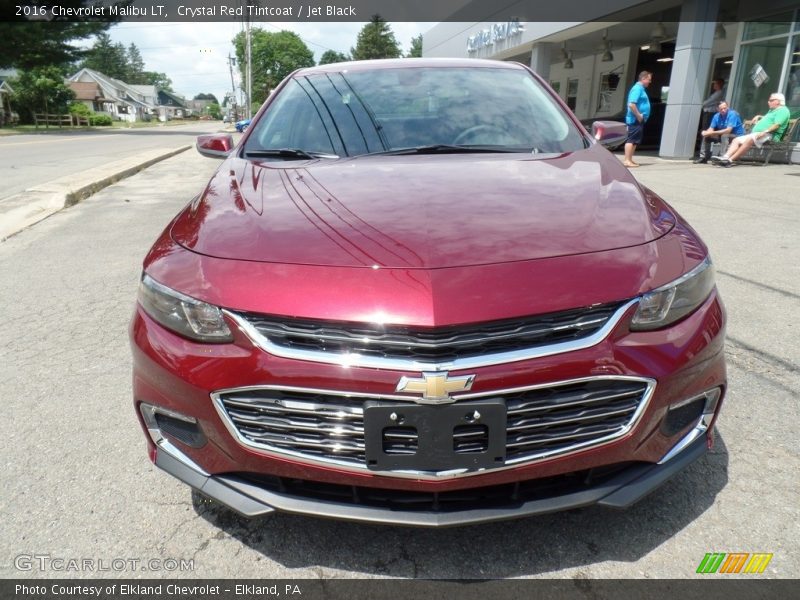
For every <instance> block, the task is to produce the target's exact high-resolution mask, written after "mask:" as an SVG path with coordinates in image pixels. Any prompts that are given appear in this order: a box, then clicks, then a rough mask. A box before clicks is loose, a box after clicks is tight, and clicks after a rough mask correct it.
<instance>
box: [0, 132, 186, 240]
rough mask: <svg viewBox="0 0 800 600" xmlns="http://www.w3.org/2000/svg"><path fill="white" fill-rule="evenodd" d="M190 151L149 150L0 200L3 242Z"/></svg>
mask: <svg viewBox="0 0 800 600" xmlns="http://www.w3.org/2000/svg"><path fill="white" fill-rule="evenodd" d="M189 148H191V146H189V145H185V146H178V147H172V148H168V147H163V148H156V149H153V150H148V151H146V152H141V153H138V154H134V155H131V156H129V157H127V158H124V159H121V160H117V161H113V162H109V163H106V164H104V165H102V166H100V167H95V168H92V169H88V170H86V171H81V172H79V173H75V174H72V175H67V176H66V177H60V178H58V179H54V180H53V181H49V182H47V183H44V184H42V185H37V186H34V187H32V188H29V189H27V190H25V191H24V192H22V193H19V194H15V195H14V196H10V197H8V198H3V199H0V241H3V240H5V239H6V238H8V237H9V236H12V235H14V234H15V233H18V232H20V231H22V230H23V229H25V228H26V227H30V226H31V225H34V224H35V223H38V222H39V221H41V220H42V219H46V218H47V217H49V216H50V215H52V214H54V213H56V212H58V211H60V210H62V209H64V208H67V207H69V206H72V205H73V204H77V203H78V202H80V201H81V200H83V199H85V198H88V197H89V196H91V195H92V194H94V193H96V192H97V191H99V190H101V189H103V188H104V187H107V186H109V185H111V184H113V183H116V182H117V181H119V180H120V179H124V178H125V177H130V176H131V175H135V174H136V173H138V172H139V171H141V170H142V169H146V168H147V167H149V166H150V165H153V164H155V163H157V162H159V161H162V160H165V159H167V158H170V157H171V156H175V155H176V154H179V153H181V152H184V151H186V150H188V149H189Z"/></svg>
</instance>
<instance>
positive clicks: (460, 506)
mask: <svg viewBox="0 0 800 600" xmlns="http://www.w3.org/2000/svg"><path fill="white" fill-rule="evenodd" d="M643 464H644V463H634V462H628V463H618V464H614V465H608V466H605V467H598V468H595V469H586V470H584V471H576V472H574V473H566V474H564V475H557V476H554V477H545V478H541V479H533V480H529V481H521V482H517V483H508V484H501V485H492V486H485V487H479V488H470V489H465V490H456V491H452V492H421V491H408V490H393V489H383V488H368V487H364V486H348V485H340V484H333V483H321V482H317V481H308V480H303V479H290V478H287V477H275V476H270V475H255V474H253V473H231V474H230V475H228V477H232V478H235V479H239V480H242V481H245V482H247V483H250V484H253V485H256V486H258V487H260V488H263V489H266V490H268V491H271V492H275V493H279V494H284V495H287V496H291V497H293V498H304V499H308V500H312V501H321V502H333V503H336V504H345V505H351V506H368V507H374V508H384V509H390V510H402V511H417V512H438V513H447V512H457V511H467V510H487V509H492V508H494V509H502V508H509V507H515V506H521V505H522V504H524V503H525V502H531V501H535V500H541V499H545V498H553V497H556V496H562V495H567V494H572V493H579V492H583V491H586V490H589V489H591V488H592V487H595V486H601V485H603V484H604V483H606V482H608V481H610V480H611V479H613V478H614V477H616V476H618V475H620V474H622V473H623V472H625V471H626V470H628V469H636V468H638V467H639V466H641V465H643Z"/></svg>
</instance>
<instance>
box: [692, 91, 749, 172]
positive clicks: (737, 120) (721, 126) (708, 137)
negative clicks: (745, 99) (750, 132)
mask: <svg viewBox="0 0 800 600" xmlns="http://www.w3.org/2000/svg"><path fill="white" fill-rule="evenodd" d="M729 135H735V136H740V135H744V125H743V124H742V117H740V116H739V113H737V112H736V111H735V110H733V109H732V108H728V103H727V102H725V100H723V101H722V102H720V103H719V111H718V112H717V114H715V115H714V118H713V119H711V124H710V125H709V127H708V129H705V130H703V131H701V132H700V136H701V137H702V138H703V141H702V142H701V143H700V156H699V158H697V160H695V161H694V162H695V164H698V163H707V162H708V159H709V158H711V144H712V142H714V141H719V142H720V143H721V144H722V149H721V152H723V153H724V152H725V150H726V149H727V146H728V136H729Z"/></svg>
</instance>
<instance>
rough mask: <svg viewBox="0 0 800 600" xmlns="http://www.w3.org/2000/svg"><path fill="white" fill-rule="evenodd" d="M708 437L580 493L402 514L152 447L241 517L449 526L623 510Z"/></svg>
mask: <svg viewBox="0 0 800 600" xmlns="http://www.w3.org/2000/svg"><path fill="white" fill-rule="evenodd" d="M707 434H708V431H707V428H706V423H705V422H703V421H701V422H700V423H699V424H698V425H697V427H695V428H694V429H693V430H692V431H691V432H690V433H689V434H688V435H687V436H686V437H685V438H683V440H681V442H679V444H678V446H676V448H680V451H679V452H677V453H671V456H670V457H669V459H668V460H666V461H664V462H661V463H657V464H643V463H636V464H634V465H632V466H630V467H628V468H626V469H624V470H622V471H621V472H619V473H617V474H616V475H614V476H613V477H612V478H610V479H608V480H606V481H603V482H602V483H600V484H598V485H595V486H589V487H587V488H585V489H583V490H581V491H577V492H572V493H567V494H563V495H557V496H549V497H547V498H541V499H536V500H530V501H525V502H518V503H514V504H512V505H508V506H504V507H492V508H474V509H470V510H459V511H455V512H436V511H410V510H409V511H404V510H397V509H386V508H380V507H374V506H366V505H361V504H359V503H358V502H355V501H354V502H352V503H347V504H345V503H340V502H326V501H322V500H316V499H307V498H298V497H293V496H288V495H285V494H280V493H276V492H274V491H271V490H267V489H264V488H263V487H261V486H258V485H256V484H254V483H252V482H249V481H247V480H245V479H243V478H241V477H237V476H231V475H218V476H212V475H209V474H208V473H205V472H204V471H203V470H202V469H201V468H200V467H198V466H197V465H195V464H194V463H193V462H192V461H191V459H189V458H188V457H186V456H185V455H184V454H183V453H182V452H181V451H180V450H179V449H177V448H176V447H175V446H174V445H172V444H171V443H170V442H169V441H167V440H166V439H164V440H162V441H161V442H160V443H158V444H157V445H156V459H155V464H156V466H158V467H159V468H161V469H163V470H164V471H166V472H167V473H169V474H170V475H172V476H173V477H175V478H177V479H179V480H180V481H182V482H184V483H186V484H188V485H189V486H191V487H192V488H194V489H195V490H197V491H199V492H200V493H201V494H203V495H205V496H207V497H209V498H211V499H212V500H215V501H217V502H219V503H221V504H224V505H225V506H227V507H229V508H231V509H233V510H235V511H236V512H238V513H240V514H242V515H244V516H246V517H257V516H263V515H267V514H269V513H272V512H275V511H281V512H287V513H293V514H299V515H309V516H314V517H328V518H334V519H342V520H349V521H358V522H365V523H383V524H396V525H408V526H416V527H452V526H459V525H467V524H477V523H488V522H492V521H501V520H507V519H515V518H521V517H529V516H533V515H542V514H546V513H551V512H557V511H562V510H569V509H574V508H582V507H585V506H589V505H593V504H595V505H599V506H605V507H610V508H616V509H623V508H627V507H628V506H631V505H632V504H634V503H636V502H637V501H639V500H640V499H641V498H643V497H644V496H646V495H647V494H649V493H650V492H652V491H653V490H655V489H656V488H658V487H659V486H661V485H662V484H663V483H664V482H666V481H667V480H668V479H670V478H671V477H673V476H674V475H676V474H677V473H679V472H680V471H682V470H683V469H685V468H686V467H687V466H689V465H690V464H691V463H693V462H694V461H696V460H697V459H699V458H700V457H702V456H703V455H704V454H705V453H706V452H707V450H708V438H707ZM355 496H357V495H355Z"/></svg>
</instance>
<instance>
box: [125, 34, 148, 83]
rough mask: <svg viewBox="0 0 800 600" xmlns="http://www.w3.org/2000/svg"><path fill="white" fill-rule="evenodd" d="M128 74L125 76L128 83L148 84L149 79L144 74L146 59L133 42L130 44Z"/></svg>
mask: <svg viewBox="0 0 800 600" xmlns="http://www.w3.org/2000/svg"><path fill="white" fill-rule="evenodd" d="M127 58H128V74H127V75H126V76H125V79H124V81H125V82H126V83H133V84H136V85H147V80H146V79H145V75H144V59H143V58H142V53H141V52H139V48H137V47H136V44H134V43H133V42H131V45H130V46H128V56H127Z"/></svg>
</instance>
